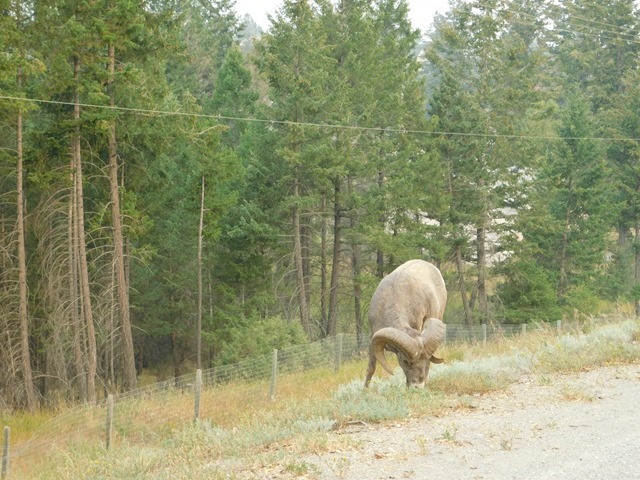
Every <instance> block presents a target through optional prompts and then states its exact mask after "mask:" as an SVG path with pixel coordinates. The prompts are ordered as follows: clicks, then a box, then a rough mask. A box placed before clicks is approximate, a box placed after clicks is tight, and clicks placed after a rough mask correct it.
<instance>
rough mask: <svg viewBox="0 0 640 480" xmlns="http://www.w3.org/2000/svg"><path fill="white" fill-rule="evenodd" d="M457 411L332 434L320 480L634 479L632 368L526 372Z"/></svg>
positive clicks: (639, 389)
mask: <svg viewBox="0 0 640 480" xmlns="http://www.w3.org/2000/svg"><path fill="white" fill-rule="evenodd" d="M468 403H469V406H468V407H466V408H463V409H461V408H454V407H452V408H451V409H449V411H447V412H445V413H444V414H443V415H442V416H440V417H436V418H433V417H430V418H420V419H413V420H408V421H406V422H403V423H398V424H395V425H389V426H381V425H354V426H351V427H349V428H346V429H342V430H340V431H338V432H335V433H334V435H346V436H348V438H344V440H348V441H346V442H339V443H341V444H348V445H351V447H349V448H346V449H344V450H341V451H333V452H329V453H325V454H321V455H310V456H308V457H305V458H304V461H305V462H306V463H307V464H308V465H310V466H313V467H312V469H313V470H314V474H313V476H312V477H311V478H321V479H335V478H341V479H347V480H362V479H411V478H415V479H422V478H424V479H431V478H446V479H447V480H455V479H465V480H467V479H491V480H506V479H525V478H535V479H536V480H545V479H576V480H577V479H580V480H584V479H588V480H592V479H616V480H622V479H640V450H639V448H640V408H639V407H640V365H638V364H632V365H618V366H609V367H603V368H597V369H594V370H590V371H587V372H581V373H576V374H569V375H555V376H552V377H540V376H538V375H528V376H524V377H522V378H521V379H520V381H519V382H518V383H515V384H512V385H510V386H509V388H508V389H507V390H505V391H502V392H498V393H493V394H490V395H485V396H481V397H474V398H473V399H471V401H470V402H468Z"/></svg>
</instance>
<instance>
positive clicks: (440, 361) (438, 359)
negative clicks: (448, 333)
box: [431, 355, 444, 363]
mask: <svg viewBox="0 0 640 480" xmlns="http://www.w3.org/2000/svg"><path fill="white" fill-rule="evenodd" d="M442 362H444V359H442V358H438V357H436V356H434V355H432V356H431V363H442Z"/></svg>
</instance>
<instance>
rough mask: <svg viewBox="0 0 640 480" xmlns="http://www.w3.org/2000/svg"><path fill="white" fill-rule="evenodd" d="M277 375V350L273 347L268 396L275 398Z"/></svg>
mask: <svg viewBox="0 0 640 480" xmlns="http://www.w3.org/2000/svg"><path fill="white" fill-rule="evenodd" d="M277 375H278V350H277V349H275V348H274V349H273V357H272V359H271V387H270V388H269V398H270V399H271V400H275V398H276V376H277Z"/></svg>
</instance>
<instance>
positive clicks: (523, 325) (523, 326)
mask: <svg viewBox="0 0 640 480" xmlns="http://www.w3.org/2000/svg"><path fill="white" fill-rule="evenodd" d="M521 328H522V334H523V335H524V334H525V333H527V324H526V323H523V324H522V327H521Z"/></svg>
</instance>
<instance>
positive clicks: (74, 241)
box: [67, 155, 87, 402]
mask: <svg viewBox="0 0 640 480" xmlns="http://www.w3.org/2000/svg"><path fill="white" fill-rule="evenodd" d="M69 168H70V171H71V195H70V196H69V197H70V200H69V207H68V220H67V222H68V227H67V228H68V236H69V244H68V248H67V250H68V256H69V305H70V306H69V308H70V310H71V315H70V316H71V329H72V331H73V359H74V369H75V382H74V383H75V384H76V386H77V389H78V398H79V399H80V401H81V402H86V401H87V374H86V371H85V366H86V363H87V362H86V358H85V356H86V351H85V349H84V348H83V345H84V344H85V341H84V335H83V332H84V328H83V327H82V318H81V316H80V295H79V288H80V285H79V281H78V250H79V248H80V247H79V246H78V230H77V228H76V223H77V221H76V219H77V213H76V206H77V205H78V201H77V199H76V195H77V191H76V188H75V184H76V174H75V170H76V161H75V155H71V161H70V165H69Z"/></svg>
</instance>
